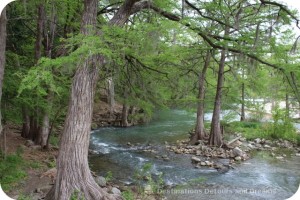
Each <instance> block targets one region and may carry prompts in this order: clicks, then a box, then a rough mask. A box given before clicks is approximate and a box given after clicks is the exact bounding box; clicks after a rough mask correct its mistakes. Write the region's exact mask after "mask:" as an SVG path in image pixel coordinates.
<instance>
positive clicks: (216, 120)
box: [209, 50, 226, 146]
mask: <svg viewBox="0 0 300 200" xmlns="http://www.w3.org/2000/svg"><path fill="white" fill-rule="evenodd" d="M225 54H226V51H225V50H222V51H221V59H220V63H219V71H218V84H217V91H216V97H215V103H214V112H213V117H212V121H211V129H210V136H209V145H213V146H221V145H222V132H221V123H220V115H221V103H222V87H223V82H224V67H225V58H226V55H225Z"/></svg>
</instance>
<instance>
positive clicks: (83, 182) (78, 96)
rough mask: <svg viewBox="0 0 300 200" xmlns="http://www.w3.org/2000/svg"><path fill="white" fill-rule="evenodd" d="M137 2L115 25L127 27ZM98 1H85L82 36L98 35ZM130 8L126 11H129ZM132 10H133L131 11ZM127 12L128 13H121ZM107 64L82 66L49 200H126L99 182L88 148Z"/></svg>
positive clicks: (92, 61) (95, 61)
mask: <svg viewBox="0 0 300 200" xmlns="http://www.w3.org/2000/svg"><path fill="white" fill-rule="evenodd" d="M130 2H131V7H132V6H133V4H134V3H132V2H136V1H134V0H126V1H125V3H124V4H123V5H122V6H121V8H120V9H119V11H118V12H117V14H116V15H115V16H114V17H113V18H112V20H111V23H110V24H111V25H123V24H124V23H125V22H126V20H127V19H126V20H125V19H118V18H119V17H124V16H125V17H126V16H127V18H128V16H129V15H130V10H131V7H128V5H130V4H129V3H130ZM97 8H98V1H97V0H85V1H84V13H83V16H82V25H81V34H84V35H91V34H94V31H95V25H96V17H97ZM125 8H126V9H125ZM127 9H129V10H127ZM120 12H125V13H120ZM103 64H104V58H103V57H102V56H100V55H99V56H91V57H90V58H88V59H87V60H86V61H85V62H84V64H83V65H82V66H78V68H77V70H76V73H75V76H74V78H73V83H72V88H71V96H70V101H69V108H68V113H67V116H66V120H65V125H64V130H63V134H62V136H61V140H60V145H59V155H58V159H57V178H56V180H55V184H54V186H53V187H52V189H51V190H50V191H49V193H48V194H47V196H46V200H69V199H70V197H71V196H72V194H75V193H77V198H78V199H80V198H84V199H86V200H96V199H97V200H98V199H99V200H101V199H122V198H121V197H120V196H118V195H113V194H108V193H106V192H105V191H104V190H102V189H101V188H100V187H99V186H98V185H97V183H96V182H95V180H94V178H93V177H92V174H91V172H90V169H89V166H88V147H89V139H90V128H91V120H92V108H93V101H94V93H95V86H96V83H97V81H98V78H99V77H98V76H99V74H98V72H99V69H98V68H99V65H100V66H101V65H103Z"/></svg>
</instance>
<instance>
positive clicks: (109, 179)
mask: <svg viewBox="0 0 300 200" xmlns="http://www.w3.org/2000/svg"><path fill="white" fill-rule="evenodd" d="M112 179H113V173H112V172H111V171H108V172H107V173H106V176H105V180H106V182H109V181H111V180H112Z"/></svg>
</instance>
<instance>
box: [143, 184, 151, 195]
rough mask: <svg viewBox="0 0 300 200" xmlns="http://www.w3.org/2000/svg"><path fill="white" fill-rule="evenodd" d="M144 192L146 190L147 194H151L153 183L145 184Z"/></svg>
mask: <svg viewBox="0 0 300 200" xmlns="http://www.w3.org/2000/svg"><path fill="white" fill-rule="evenodd" d="M144 192H145V194H151V193H152V187H151V185H145V186H144Z"/></svg>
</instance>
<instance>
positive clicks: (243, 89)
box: [241, 83, 246, 122]
mask: <svg viewBox="0 0 300 200" xmlns="http://www.w3.org/2000/svg"><path fill="white" fill-rule="evenodd" d="M241 104H242V105H241V122H242V121H245V119H246V116H245V83H242V102H241Z"/></svg>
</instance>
